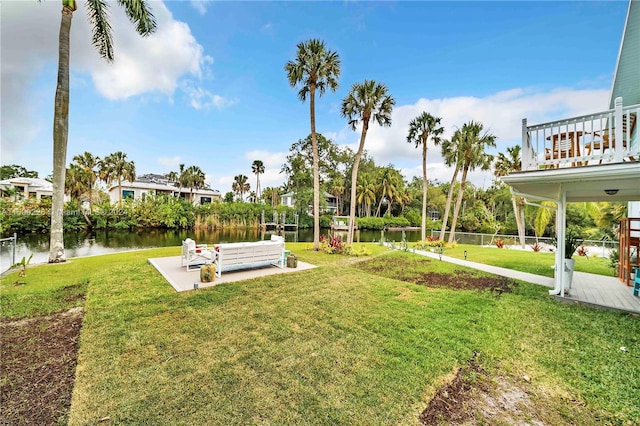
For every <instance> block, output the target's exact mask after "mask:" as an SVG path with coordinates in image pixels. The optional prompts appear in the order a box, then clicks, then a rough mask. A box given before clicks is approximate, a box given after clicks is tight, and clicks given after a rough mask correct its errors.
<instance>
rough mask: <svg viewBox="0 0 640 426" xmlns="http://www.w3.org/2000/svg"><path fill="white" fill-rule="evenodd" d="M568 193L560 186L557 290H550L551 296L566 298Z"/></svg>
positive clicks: (557, 222) (557, 229)
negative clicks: (565, 261)
mask: <svg viewBox="0 0 640 426" xmlns="http://www.w3.org/2000/svg"><path fill="white" fill-rule="evenodd" d="M566 218H567V192H566V191H565V189H564V188H563V187H562V185H560V199H559V200H558V210H557V212H556V241H557V244H558V247H557V248H556V265H555V271H556V272H555V275H556V276H555V279H556V282H555V288H554V289H553V290H549V294H554V295H557V294H559V295H560V296H561V297H564V288H565V282H564V278H563V277H564V252H565V250H564V243H565V240H566V238H567V220H566Z"/></svg>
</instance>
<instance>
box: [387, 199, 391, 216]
mask: <svg viewBox="0 0 640 426" xmlns="http://www.w3.org/2000/svg"><path fill="white" fill-rule="evenodd" d="M392 205H393V198H392V197H389V198H388V199H387V213H386V214H388V215H389V216H391V206H392Z"/></svg>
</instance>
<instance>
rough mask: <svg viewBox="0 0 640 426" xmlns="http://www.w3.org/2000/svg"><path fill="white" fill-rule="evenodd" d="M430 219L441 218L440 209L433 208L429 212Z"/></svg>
mask: <svg viewBox="0 0 640 426" xmlns="http://www.w3.org/2000/svg"><path fill="white" fill-rule="evenodd" d="M429 219H431V220H432V221H434V222H435V221H436V220H438V219H440V212H439V211H438V210H431V211H430V212H429Z"/></svg>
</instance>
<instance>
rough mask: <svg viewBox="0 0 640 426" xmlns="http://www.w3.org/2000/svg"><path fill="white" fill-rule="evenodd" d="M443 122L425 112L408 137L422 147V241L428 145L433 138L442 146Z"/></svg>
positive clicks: (424, 229) (415, 121) (425, 230)
mask: <svg viewBox="0 0 640 426" xmlns="http://www.w3.org/2000/svg"><path fill="white" fill-rule="evenodd" d="M441 120H442V119H441V118H440V117H434V116H433V115H431V114H429V113H428V112H426V111H425V112H423V113H422V114H420V115H419V116H417V117H416V118H414V119H413V120H411V122H410V123H409V134H408V135H407V142H409V143H415V144H416V148H418V147H419V146H420V145H422V241H424V240H426V239H427V189H428V188H427V186H428V182H427V143H428V141H429V138H431V142H433V143H434V145H439V144H440V135H441V134H442V133H443V132H444V128H443V127H442V126H441V125H440V121H441Z"/></svg>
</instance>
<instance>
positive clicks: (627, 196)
mask: <svg viewBox="0 0 640 426" xmlns="http://www.w3.org/2000/svg"><path fill="white" fill-rule="evenodd" d="M502 181H503V182H505V183H506V184H507V185H509V186H511V188H512V190H513V192H514V193H516V194H519V195H523V196H525V197H528V198H531V199H536V200H560V198H561V195H562V192H563V191H564V192H565V193H566V201H567V202H585V201H639V200H640V163H637V162H627V163H616V164H601V165H593V166H586V167H573V168H565V169H552V170H534V171H527V172H516V173H511V174H509V175H508V176H504V177H503V178H502ZM605 191H608V192H609V193H611V194H608V193H607V192H605ZM614 191H615V193H613V192H614Z"/></svg>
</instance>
